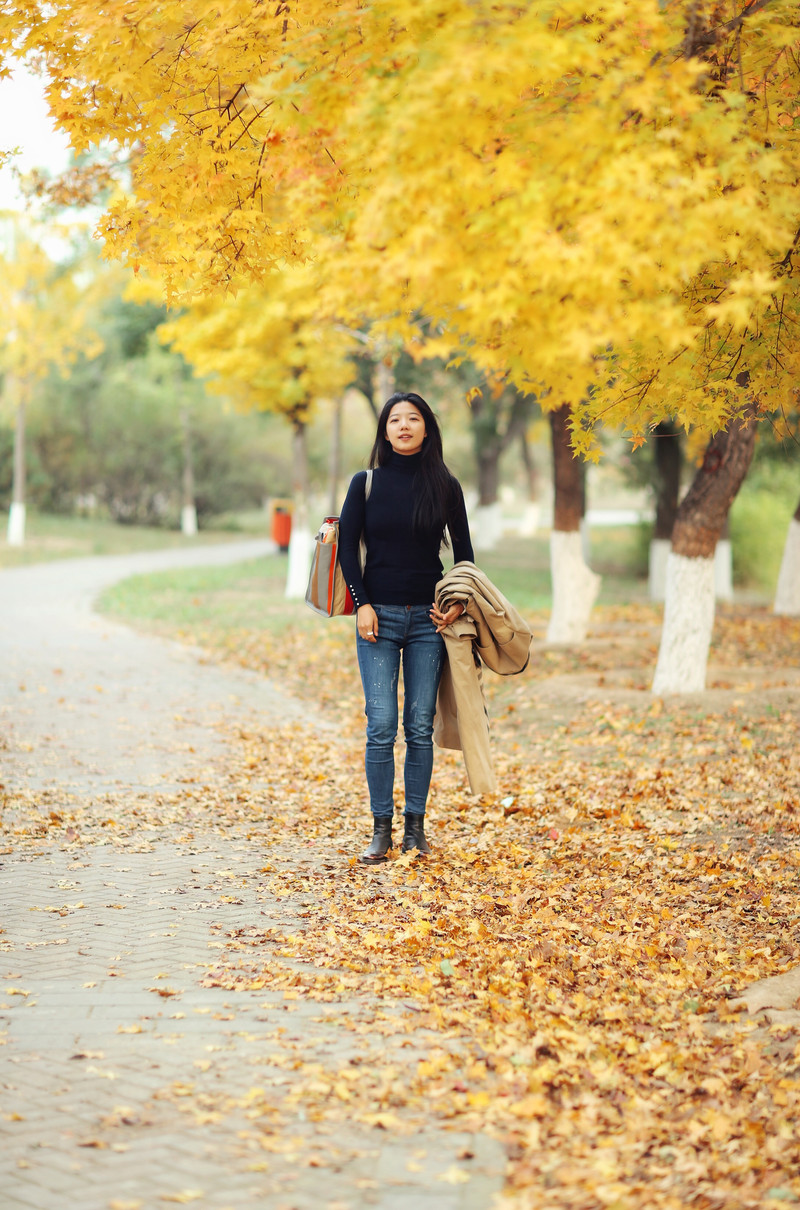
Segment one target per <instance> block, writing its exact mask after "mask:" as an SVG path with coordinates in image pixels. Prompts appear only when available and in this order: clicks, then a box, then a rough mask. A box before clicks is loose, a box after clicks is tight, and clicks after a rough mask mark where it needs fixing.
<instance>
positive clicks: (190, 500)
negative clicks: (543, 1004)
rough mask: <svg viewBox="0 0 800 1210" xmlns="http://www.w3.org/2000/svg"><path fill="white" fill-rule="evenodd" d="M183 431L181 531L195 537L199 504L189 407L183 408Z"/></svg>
mask: <svg viewBox="0 0 800 1210" xmlns="http://www.w3.org/2000/svg"><path fill="white" fill-rule="evenodd" d="M181 429H182V431H183V484H182V488H183V491H182V495H183V499H182V501H181V533H183V534H186V536H187V537H194V535H195V534H196V533H197V505H196V503H195V498H194V463H193V460H192V429H191V422H190V419H189V409H188V407H183V408H181Z"/></svg>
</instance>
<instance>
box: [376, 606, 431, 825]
mask: <svg viewBox="0 0 800 1210" xmlns="http://www.w3.org/2000/svg"><path fill="white" fill-rule="evenodd" d="M373 608H374V610H375V613H376V614H377V617H378V638H377V642H375V643H370V642H369V641H368V640H367V639H362V638H361V635H360V634H358V631H356V647H357V651H358V667H359V670H360V672H361V683H362V685H363V686H364V702H365V707H364V712H365V714H366V716H367V752H366V757H365V760H364V765H365V768H366V772H367V787H368V789H369V801H370V807H371V809H372V813H373V815H375V816H376V817H377V818H383V819H386V818H389V819H391V817H392V814H393V812H394V799H393V790H394V741H395V737H396V735H397V682H398V678H399V673H400V653H401V652H402V655H403V691H404V697H405V704H404V706H403V731H404V733H405V739H406V760H405V768H404V778H405V791H406V807H405V809H406V813H407V814H409V815H424V814H425V804H426V802H427V800H428V789H429V787H430V784H431V772H432V770H433V716H434V714H435V713H436V694H437V691H438V689H439V680H440V678H441V675H442V666H443V664H444V639H443V638H442V636H441V635H440V634H437V633H436V627H435V626H434V624H433V622H432V621H431V618H430V608H431V607H430V605H374V606H373Z"/></svg>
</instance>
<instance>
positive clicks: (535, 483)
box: [519, 429, 539, 538]
mask: <svg viewBox="0 0 800 1210" xmlns="http://www.w3.org/2000/svg"><path fill="white" fill-rule="evenodd" d="M519 446H520V454H521V455H522V465H523V467H524V468H525V482H526V485H527V489H528V490H527V500H526V501H525V512H524V513H523V516H522V521H521V523H520V527H519V536H520V537H521V538H532V537H533V535H534V534H535V533H536V531H537V529H538V528H539V472H538V471H537V469H536V463H535V462H534V460H533V456H532V454H531V447H530V444H529V443H528V434H527V433H526V431H525V429H523V430H522V432H521V433H520V435H519Z"/></svg>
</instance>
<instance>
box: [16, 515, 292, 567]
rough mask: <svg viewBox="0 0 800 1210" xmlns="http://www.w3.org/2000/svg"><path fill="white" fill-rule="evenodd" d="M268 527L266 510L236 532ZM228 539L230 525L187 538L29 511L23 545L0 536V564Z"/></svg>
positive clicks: (263, 530)
mask: <svg viewBox="0 0 800 1210" xmlns="http://www.w3.org/2000/svg"><path fill="white" fill-rule="evenodd" d="M260 515H261V514H260ZM268 529H269V520H268V518H267V517H266V514H263V524H262V528H261V530H260V531H259V529H257V528H256V525H255V522H254V520H253V519H252V518H250V516H249V514H248V517H247V518H246V520H245V521H243V522H242V524H241V526H240V529H239V530H238V532H240V533H242V534H244V535H246V536H248V537H266V536H267V535H268ZM230 540H231V530H230V529H229V528H228V529H227V530H226V531H223V532H219V531H216V530H207V529H206V530H203V531H202V532H201V533H200V534H199V535H198V536H197V537H195V538H187V537H185V536H184V535H183V534H182V533H179V532H177V531H175V530H168V529H155V528H152V527H150V526H145V525H117V524H115V523H114V522H113V521H105V520H98V519H96V518H91V517H56V516H49V515H47V514H39V513H35V512H29V513H28V516H27V522H26V526H25V545H24V546H9V545H8V543H7V541H5V536H3V539H2V540H0V567H19V566H22V565H23V564H30V563H43V562H47V561H48V560H51V559H79V558H86V557H89V556H92V555H127V554H135V553H136V552H137V551H142V550H168V549H173V548H176V547H177V548H180V547H186V546H197V544H198V543H207V542H214V543H216V542H230Z"/></svg>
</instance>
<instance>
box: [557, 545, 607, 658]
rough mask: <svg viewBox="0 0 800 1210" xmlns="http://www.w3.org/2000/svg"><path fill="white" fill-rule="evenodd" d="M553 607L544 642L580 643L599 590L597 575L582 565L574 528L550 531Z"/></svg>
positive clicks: (582, 559) (598, 577)
mask: <svg viewBox="0 0 800 1210" xmlns="http://www.w3.org/2000/svg"><path fill="white" fill-rule="evenodd" d="M550 575H551V578H552V582H553V608H552V611H551V614H550V624H549V625H548V627H547V641H548V643H582V642H583V640H584V639H585V638H586V631H587V628H588V625H589V615H590V614H591V612H592V606H593V605H594V603H595V601H596V600H597V594H598V592H599V591H600V576H598V575H597V574H596V573H595V572H593V571H592V570H591V568H589V567H587V566H586V563H585V562H584V558H583V538H582V536H581V534H580V533H579V532H577V531H574V530H573V531H569V532H567V531H565V530H560V529H554V530H553V532H552V533H551V535H550Z"/></svg>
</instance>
